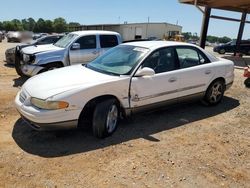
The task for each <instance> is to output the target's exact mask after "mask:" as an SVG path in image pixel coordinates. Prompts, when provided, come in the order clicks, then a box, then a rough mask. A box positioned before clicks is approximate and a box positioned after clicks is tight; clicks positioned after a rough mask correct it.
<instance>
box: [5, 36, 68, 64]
mask: <svg viewBox="0 0 250 188" xmlns="http://www.w3.org/2000/svg"><path fill="white" fill-rule="evenodd" d="M63 36H64V35H49V36H45V37H41V38H39V39H38V40H36V41H33V42H31V43H30V44H20V45H17V46H16V47H14V48H9V49H7V50H6V51H5V58H6V62H7V64H9V65H11V64H12V65H14V64H15V57H16V55H18V54H19V52H20V50H21V49H22V48H25V47H28V46H34V45H44V44H54V43H56V42H57V41H58V40H59V39H61V38H62V37H63Z"/></svg>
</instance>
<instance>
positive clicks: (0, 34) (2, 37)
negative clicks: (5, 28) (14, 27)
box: [0, 31, 4, 42]
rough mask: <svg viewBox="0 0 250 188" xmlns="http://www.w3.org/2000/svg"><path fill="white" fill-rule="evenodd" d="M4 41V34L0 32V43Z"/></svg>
mask: <svg viewBox="0 0 250 188" xmlns="http://www.w3.org/2000/svg"><path fill="white" fill-rule="evenodd" d="M3 39H4V34H3V33H2V32H1V31H0V42H2V40H3Z"/></svg>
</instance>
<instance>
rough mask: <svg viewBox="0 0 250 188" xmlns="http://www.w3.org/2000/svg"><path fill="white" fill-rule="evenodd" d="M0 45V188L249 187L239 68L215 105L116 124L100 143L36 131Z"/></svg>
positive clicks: (249, 142) (245, 101) (248, 117)
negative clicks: (23, 112) (25, 116)
mask: <svg viewBox="0 0 250 188" xmlns="http://www.w3.org/2000/svg"><path fill="white" fill-rule="evenodd" d="M13 45H15V44H13V43H10V44H9V43H6V40H5V41H3V43H0V87H1V92H0V99H1V100H0V115H1V117H0V122H1V123H0V187H29V188H32V187H249V185H250V123H249V122H250V110H249V107H250V89H247V88H245V87H244V85H243V81H244V78H243V77H242V70H235V76H236V77H235V82H234V85H233V86H232V88H231V89H230V90H229V91H227V92H226V94H225V98H224V100H223V101H222V103H221V104H219V105H218V106H216V107H204V106H202V105H201V104H200V103H197V102H194V103H188V104H178V105H176V106H172V107H171V108H168V109H164V110H159V111H154V112H151V113H144V114H141V115H136V116H134V117H133V118H132V119H130V120H128V121H122V122H121V124H120V126H119V128H118V130H117V131H116V133H115V134H114V135H113V136H112V137H109V138H106V139H104V140H100V139H96V138H94V137H93V136H92V134H91V132H90V131H88V130H85V131H84V130H72V131H67V132H36V131H34V130H32V129H31V128H29V127H28V126H27V125H26V123H25V122H23V121H22V120H21V119H20V116H19V114H18V113H17V112H16V110H15V108H14V104H13V101H14V97H15V95H16V93H17V91H18V90H19V89H20V86H21V85H22V83H23V82H24V80H23V79H21V78H19V77H18V76H17V75H16V73H15V70H14V68H12V67H8V66H6V65H5V62H4V52H5V50H6V49H7V48H8V47H11V46H13Z"/></svg>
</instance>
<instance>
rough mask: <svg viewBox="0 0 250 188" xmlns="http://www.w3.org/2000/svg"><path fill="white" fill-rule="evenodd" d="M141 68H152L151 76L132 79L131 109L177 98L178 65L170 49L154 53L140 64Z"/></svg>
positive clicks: (173, 51)
mask: <svg viewBox="0 0 250 188" xmlns="http://www.w3.org/2000/svg"><path fill="white" fill-rule="evenodd" d="M143 67H149V68H152V69H153V70H154V71H155V74H154V75H153V76H144V77H136V76H134V77H132V80H131V87H130V105H131V108H137V107H142V108H143V107H145V106H147V105H151V104H155V103H160V102H162V101H166V100H171V99H175V98H178V87H179V86H178V85H179V82H180V80H179V79H178V75H177V74H176V71H177V69H178V64H177V61H176V55H175V50H174V48H172V47H168V48H163V49H160V50H157V51H154V52H153V53H151V55H149V56H148V57H147V59H146V60H145V61H144V62H143V63H142V65H141V66H140V68H139V70H140V69H141V68H143Z"/></svg>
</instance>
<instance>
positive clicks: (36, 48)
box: [22, 44, 62, 54]
mask: <svg viewBox="0 0 250 188" xmlns="http://www.w3.org/2000/svg"><path fill="white" fill-rule="evenodd" d="M61 49H62V48H59V47H57V46H55V45H53V44H47V45H38V46H34V45H33V46H29V47H26V48H23V49H22V52H23V53H25V54H36V53H41V52H47V51H57V50H61Z"/></svg>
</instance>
